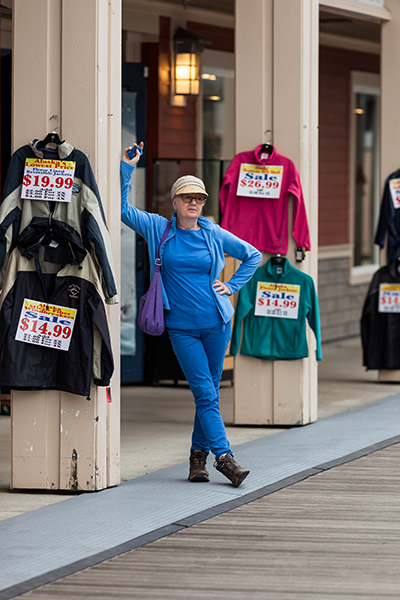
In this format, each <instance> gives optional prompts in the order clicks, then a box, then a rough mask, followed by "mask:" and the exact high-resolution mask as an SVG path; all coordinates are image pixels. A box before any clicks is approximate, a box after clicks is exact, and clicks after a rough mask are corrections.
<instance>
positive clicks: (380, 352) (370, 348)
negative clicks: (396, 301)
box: [361, 261, 400, 369]
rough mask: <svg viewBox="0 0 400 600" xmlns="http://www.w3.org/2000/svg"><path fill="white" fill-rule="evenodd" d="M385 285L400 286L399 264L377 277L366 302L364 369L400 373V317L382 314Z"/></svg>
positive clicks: (388, 267) (363, 330)
mask: <svg viewBox="0 0 400 600" xmlns="http://www.w3.org/2000/svg"><path fill="white" fill-rule="evenodd" d="M381 283H392V284H397V285H400V273H399V271H398V263H397V261H395V262H394V263H392V264H391V265H390V266H385V267H382V268H381V269H379V270H378V271H377V272H376V273H375V275H374V276H373V278H372V281H371V284H370V286H369V289H368V292H367V296H366V298H365V302H364V307H363V312H362V316H361V340H362V347H363V365H364V366H365V367H367V369H400V313H389V312H379V311H378V307H379V286H380V284H381Z"/></svg>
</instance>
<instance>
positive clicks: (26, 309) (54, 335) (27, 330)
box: [15, 298, 77, 351]
mask: <svg viewBox="0 0 400 600" xmlns="http://www.w3.org/2000/svg"><path fill="white" fill-rule="evenodd" d="M76 313H77V310H76V309H75V308H67V307H65V306H56V305H55V304H46V303H45V302H37V301H36V300H29V299H28V298H25V299H24V303H23V305H22V310H21V314H20V317H19V322H18V327H17V333H16V334H15V339H16V340H18V341H20V342H25V343H27V344H35V345H37V346H45V347H46V348H54V349H56V350H66V351H68V350H69V345H70V342H71V336H72V332H73V330H74V325H75V318H76Z"/></svg>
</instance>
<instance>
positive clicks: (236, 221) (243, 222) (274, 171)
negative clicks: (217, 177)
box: [220, 144, 311, 254]
mask: <svg viewBox="0 0 400 600" xmlns="http://www.w3.org/2000/svg"><path fill="white" fill-rule="evenodd" d="M260 150H261V144H260V146H257V148H256V149H255V150H254V151H253V150H252V151H249V152H240V153H239V154H237V155H236V156H235V157H234V159H233V160H232V162H231V164H230V166H229V168H228V170H227V171H226V173H225V175H224V178H223V180H222V186H221V192H220V203H221V214H222V222H221V227H223V229H226V230H227V231H231V232H232V233H234V234H235V235H237V236H238V237H240V238H242V239H243V240H245V241H246V242H249V243H250V244H252V245H253V246H255V247H256V248H257V249H258V250H261V251H262V252H270V253H271V254H277V253H280V254H286V253H287V248H288V206H289V194H293V237H294V239H295V241H296V244H297V246H299V247H304V248H305V249H306V250H310V248H311V246H310V234H309V230H308V223H307V215H306V209H305V205H304V198H303V192H302V190H301V183H300V177H299V174H298V172H297V169H296V167H295V165H294V163H293V162H292V161H291V160H290V159H289V158H286V157H285V156H282V155H281V154H278V153H277V151H276V150H275V148H273V150H272V153H271V156H270V157H269V158H266V159H263V160H261V158H260V157H259V154H260V155H261V152H260ZM263 165H264V167H263ZM273 167H275V168H273ZM241 169H242V170H241Z"/></svg>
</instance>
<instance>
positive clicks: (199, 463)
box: [188, 450, 210, 481]
mask: <svg viewBox="0 0 400 600" xmlns="http://www.w3.org/2000/svg"><path fill="white" fill-rule="evenodd" d="M207 456H208V454H207V452H206V451H205V450H192V451H191V453H190V457H189V460H190V470H189V477H188V479H189V481H210V476H209V474H208V471H207V467H206V463H207Z"/></svg>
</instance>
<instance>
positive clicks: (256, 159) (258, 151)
mask: <svg viewBox="0 0 400 600" xmlns="http://www.w3.org/2000/svg"><path fill="white" fill-rule="evenodd" d="M262 146H263V144H260V145H259V146H257V148H256V149H255V150H254V163H256V164H259V165H266V164H268V163H269V162H270V161H271V160H274V159H276V157H277V155H278V153H277V151H276V149H275V146H272V152H271V154H270V157H269V158H265V159H263V160H261V158H260V154H261V148H262Z"/></svg>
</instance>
